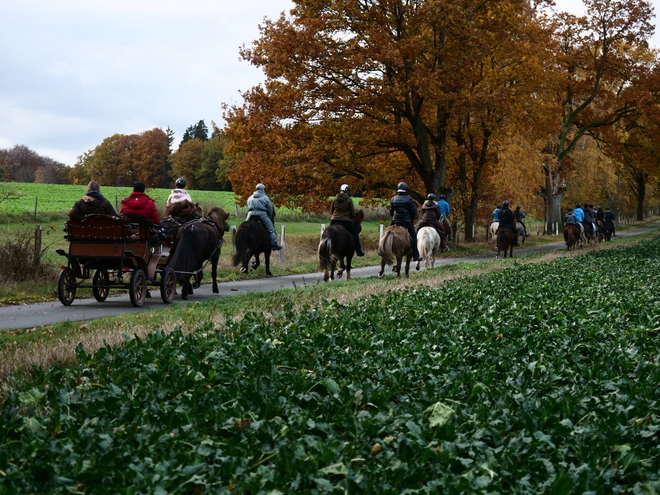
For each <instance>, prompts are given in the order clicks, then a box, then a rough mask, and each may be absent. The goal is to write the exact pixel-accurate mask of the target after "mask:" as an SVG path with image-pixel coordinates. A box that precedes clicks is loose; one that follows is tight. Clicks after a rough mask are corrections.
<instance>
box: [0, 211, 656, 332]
mask: <svg viewBox="0 0 660 495" xmlns="http://www.w3.org/2000/svg"><path fill="white" fill-rule="evenodd" d="M658 228H660V221H658V222H654V223H652V224H649V225H646V226H643V227H636V228H634V229H631V230H628V231H625V232H621V233H619V234H618V237H630V236H634V235H640V234H644V233H647V232H651V231H653V230H657V229H658ZM565 249H566V245H565V244H564V243H563V242H555V243H552V244H543V245H540V246H534V247H522V248H516V249H515V250H514V254H515V256H521V255H526V254H534V253H544V252H551V251H561V250H565ZM450 253H451V251H449V253H448V254H450ZM488 260H492V261H494V260H495V255H494V253H492V252H491V253H484V254H476V255H470V256H461V257H451V256H450V255H449V256H448V255H447V254H445V255H443V256H442V257H441V258H438V259H437V260H436V261H435V265H436V266H445V265H455V264H458V263H474V262H478V261H488ZM421 265H422V267H421V269H424V263H422V264H421ZM410 268H411V271H414V263H411V267H410ZM379 271H380V265H378V266H367V267H362V268H353V270H351V276H352V277H353V278H365V277H376V276H377V275H378V272H379ZM394 276H395V275H394V274H393V273H392V272H391V270H387V271H386V272H385V277H386V278H390V277H394ZM318 283H323V274H322V273H320V272H318V273H308V274H304V275H287V276H284V277H270V278H260V279H250V280H237V281H232V282H223V283H220V284H218V289H219V291H220V292H219V293H218V294H213V292H212V290H211V284H204V285H202V286H201V287H200V288H198V289H196V290H195V293H194V294H192V295H190V296H189V297H188V300H187V301H183V300H182V299H181V298H180V297H179V296H175V299H174V301H173V302H172V304H188V303H194V302H200V301H204V300H206V299H208V298H211V297H228V296H234V295H237V294H250V293H256V292H269V291H276V290H279V289H286V288H293V287H305V286H311V285H316V284H318ZM329 283H332V282H329ZM151 292H152V294H153V297H152V298H150V299H147V300H146V301H145V303H144V305H143V306H142V307H140V308H136V307H133V305H132V304H131V302H130V299H129V296H128V294H121V295H116V296H110V297H108V299H107V300H106V301H104V302H102V303H100V302H98V301H96V299H94V298H84V299H76V300H74V302H73V304H72V305H71V306H63V305H62V304H61V303H60V302H59V300H58V301H53V302H46V303H38V304H23V305H18V306H4V307H0V330H16V329H20V328H33V327H38V326H42V325H53V324H55V323H62V322H65V321H85V320H94V319H97V318H105V317H108V316H115V315H119V314H130V313H139V312H141V311H145V310H150V309H154V308H163V307H165V304H164V303H163V301H162V300H161V298H160V290H159V289H158V288H151Z"/></svg>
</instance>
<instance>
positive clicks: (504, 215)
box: [499, 201, 520, 247]
mask: <svg viewBox="0 0 660 495" xmlns="http://www.w3.org/2000/svg"><path fill="white" fill-rule="evenodd" d="M514 220H515V219H514V217H513V212H512V211H511V209H510V208H509V202H508V201H504V202H502V209H501V210H500V227H499V228H500V229H503V228H504V229H511V232H513V235H514V236H515V242H516V247H518V246H520V243H519V242H518V229H517V228H516V226H515V224H514V223H513V221H514Z"/></svg>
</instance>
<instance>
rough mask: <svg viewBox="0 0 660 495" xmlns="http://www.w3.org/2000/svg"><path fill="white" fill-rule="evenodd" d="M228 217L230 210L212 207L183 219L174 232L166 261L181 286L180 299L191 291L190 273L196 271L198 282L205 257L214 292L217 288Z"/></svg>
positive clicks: (193, 273)
mask: <svg viewBox="0 0 660 495" xmlns="http://www.w3.org/2000/svg"><path fill="white" fill-rule="evenodd" d="M228 218H229V213H227V212H226V211H224V210H223V209H222V208H219V207H213V208H211V209H210V210H209V211H208V213H207V214H206V216H205V217H202V218H198V219H195V220H192V221H189V222H186V223H185V224H183V226H181V228H180V229H179V231H178V232H177V234H176V239H175V241H174V248H173V249H172V251H170V257H169V259H168V261H167V265H168V266H169V267H171V268H172V269H173V270H174V272H175V274H176V276H177V282H178V283H180V284H181V286H182V291H181V298H182V299H188V295H189V294H192V286H191V284H190V277H191V276H192V275H195V281H196V282H197V284H199V282H200V281H201V276H200V275H201V272H202V266H203V265H204V262H205V261H207V260H208V261H210V262H211V276H212V278H213V293H214V294H217V293H218V292H219V291H218V281H217V271H218V260H219V258H220V248H221V247H222V243H223V239H222V237H223V235H224V233H225V232H227V231H228V230H229V225H227V219H228Z"/></svg>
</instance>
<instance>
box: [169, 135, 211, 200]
mask: <svg viewBox="0 0 660 495" xmlns="http://www.w3.org/2000/svg"><path fill="white" fill-rule="evenodd" d="M204 146H205V143H204V141H202V140H201V139H197V138H193V139H190V140H188V141H186V142H185V143H183V144H182V145H181V146H180V147H179V149H178V150H177V151H175V152H174V153H172V157H171V160H170V162H171V165H172V170H171V171H170V176H171V177H172V178H173V179H176V178H177V177H184V178H185V179H186V182H187V187H188V189H198V183H197V181H198V175H199V171H200V168H201V164H202V152H203V151H204Z"/></svg>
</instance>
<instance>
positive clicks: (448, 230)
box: [440, 215, 454, 241]
mask: <svg viewBox="0 0 660 495" xmlns="http://www.w3.org/2000/svg"><path fill="white" fill-rule="evenodd" d="M440 223H441V224H442V228H443V229H445V233H446V234H447V241H453V240H454V238H453V237H452V235H451V224H450V223H449V219H448V218H447V217H446V216H444V215H440Z"/></svg>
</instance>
